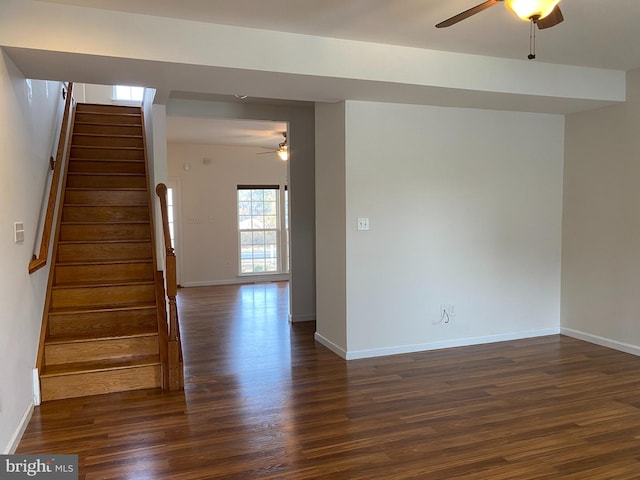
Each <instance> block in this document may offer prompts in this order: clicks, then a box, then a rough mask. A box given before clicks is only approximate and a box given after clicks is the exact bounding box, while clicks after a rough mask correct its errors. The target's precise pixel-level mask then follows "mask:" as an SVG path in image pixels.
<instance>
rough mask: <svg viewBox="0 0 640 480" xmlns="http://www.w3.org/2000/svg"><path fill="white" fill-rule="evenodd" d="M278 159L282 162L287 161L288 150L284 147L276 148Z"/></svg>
mask: <svg viewBox="0 0 640 480" xmlns="http://www.w3.org/2000/svg"><path fill="white" fill-rule="evenodd" d="M278 157H280V160H282V161H283V162H286V161H287V160H289V149H288V148H287V146H286V145H285V146H281V147H280V148H278Z"/></svg>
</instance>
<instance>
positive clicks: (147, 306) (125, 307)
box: [49, 302, 156, 315]
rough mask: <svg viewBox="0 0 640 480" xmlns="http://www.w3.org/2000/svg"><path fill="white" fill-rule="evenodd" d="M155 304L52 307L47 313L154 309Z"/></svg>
mask: <svg viewBox="0 0 640 480" xmlns="http://www.w3.org/2000/svg"><path fill="white" fill-rule="evenodd" d="M155 309H156V304H155V302H140V303H130V304H128V305H111V306H101V307H96V308H91V307H87V308H82V307H79V308H69V307H67V308H57V309H56V308H52V309H51V310H49V315H72V314H76V313H77V314H81V313H109V312H126V311H134V310H155Z"/></svg>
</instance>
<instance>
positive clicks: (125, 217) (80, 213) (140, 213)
mask: <svg viewBox="0 0 640 480" xmlns="http://www.w3.org/2000/svg"><path fill="white" fill-rule="evenodd" d="M62 221H63V222H148V221H149V208H148V207H146V206H144V207H124V206H108V207H93V206H90V207H84V206H73V205H70V206H65V207H64V209H63V210H62Z"/></svg>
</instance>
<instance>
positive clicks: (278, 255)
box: [236, 185, 287, 277]
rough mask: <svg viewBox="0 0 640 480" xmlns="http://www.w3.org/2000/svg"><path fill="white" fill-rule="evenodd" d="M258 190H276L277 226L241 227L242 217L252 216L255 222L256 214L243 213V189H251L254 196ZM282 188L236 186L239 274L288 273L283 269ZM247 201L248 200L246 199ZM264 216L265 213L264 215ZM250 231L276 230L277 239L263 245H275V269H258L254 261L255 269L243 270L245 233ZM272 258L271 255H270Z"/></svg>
mask: <svg viewBox="0 0 640 480" xmlns="http://www.w3.org/2000/svg"><path fill="white" fill-rule="evenodd" d="M256 190H269V191H271V190H275V208H274V212H275V217H276V221H275V224H276V227H275V228H266V227H265V226H263V228H241V225H240V223H241V221H242V220H241V217H243V216H244V217H251V219H252V222H253V217H254V215H253V214H251V215H241V199H240V192H241V191H250V192H252V196H253V192H254V191H256ZM281 196H282V190H281V188H280V185H237V188H236V222H237V231H238V276H241V277H246V276H258V275H277V274H282V273H287V272H286V271H284V270H283V263H282V262H283V252H282V244H281V241H282V240H281V239H282V227H283V225H282V221H283V219H282V212H281V208H282V206H281V204H282V199H281ZM245 202H246V200H245ZM251 202H252V206H253V200H251ZM263 202H264V200H263ZM255 216H256V217H259V215H255ZM262 216H263V217H264V216H265V215H262ZM267 216H273V215H267ZM248 232H252V233H253V232H264V233H267V232H274V233H275V241H274V242H269V243H264V244H263V245H265V247H266V246H267V245H273V246H274V247H275V250H276V252H275V266H276V268H275V270H266V268H265V270H262V271H256V270H255V269H256V264H255V263H253V269H252V271H243V260H246V259H243V251H242V250H243V241H242V240H243V233H245V234H246V233H248ZM250 245H252V246H253V245H259V244H256V243H253V242H252V243H251V244H250ZM254 253H255V252H254ZM269 258H271V257H269ZM264 259H265V262H264V265H265V267H266V264H267V261H266V260H267V257H266V254H265V255H264ZM252 261H253V262H255V258H252Z"/></svg>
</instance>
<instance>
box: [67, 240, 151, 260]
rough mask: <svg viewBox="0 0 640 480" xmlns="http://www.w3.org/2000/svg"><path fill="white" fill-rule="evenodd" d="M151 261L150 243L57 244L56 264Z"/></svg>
mask: <svg viewBox="0 0 640 480" xmlns="http://www.w3.org/2000/svg"><path fill="white" fill-rule="evenodd" d="M144 259H151V242H139V243H115V244H110V243H107V244H99V243H95V244H92V243H87V244H59V245H58V262H62V263H64V262H67V263H69V262H76V263H81V262H86V261H89V262H91V261H95V262H98V261H105V260H113V261H118V260H144Z"/></svg>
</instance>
